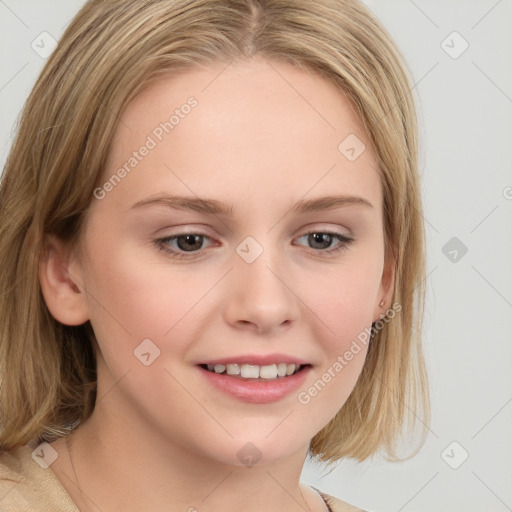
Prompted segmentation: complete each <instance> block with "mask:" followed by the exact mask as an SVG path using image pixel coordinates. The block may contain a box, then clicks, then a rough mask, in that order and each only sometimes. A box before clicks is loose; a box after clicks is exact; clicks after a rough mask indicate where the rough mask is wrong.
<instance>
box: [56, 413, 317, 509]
mask: <svg viewBox="0 0 512 512" xmlns="http://www.w3.org/2000/svg"><path fill="white" fill-rule="evenodd" d="M104 405H105V404H104ZM106 409H107V408H106V407H103V408H102V407H97V408H96V409H95V411H94V413H93V414H92V416H91V417H90V418H89V420H88V421H87V422H85V423H84V424H83V425H81V426H79V427H78V429H77V430H76V432H74V433H73V434H72V436H71V439H70V443H69V445H70V452H68V454H67V455H70V457H68V460H69V465H67V464H66V466H65V467H63V466H61V471H62V472H65V474H66V476H67V478H66V477H64V478H62V477H61V478H60V480H61V483H62V484H63V486H64V487H65V489H66V491H68V493H69V494H70V496H71V498H72V499H73V501H75V503H76V505H77V506H78V507H79V509H80V510H81V511H83V512H87V511H89V510H91V511H95V512H96V511H97V510H102V511H104V512H107V511H108V512H111V511H118V510H119V511H121V510H122V511H123V512H130V511H140V510H154V511H166V512H173V511H189V512H196V511H197V512H199V511H201V512H206V511H218V510H222V511H223V512H231V511H233V512H234V511H239V510H244V511H246V512H256V511H261V510H283V511H286V510H299V508H302V509H303V510H323V508H322V506H321V505H320V504H319V501H318V498H319V497H318V496H315V497H314V496H312V491H311V489H309V488H308V489H306V488H305V486H301V484H300V474H301V470H302V466H303V463H304V459H305V457H306V452H307V447H304V448H303V450H302V451H301V452H298V453H295V454H293V455H292V456H291V457H289V458H287V459H286V460H280V461H278V462H275V463H269V464H265V465H261V466H260V465H258V464H256V465H255V466H252V467H247V466H243V465H239V466H234V465H230V464H225V463H223V462H219V461H217V460H213V459H212V458H209V457H207V456H205V455H204V454H201V453H196V452H195V451H194V450H193V449H191V448H188V447H183V446H181V445H180V444H179V443H177V442H173V441H172V440H170V439H169V438H168V437H165V436H162V435H161V434H159V433H158V432H153V431H152V433H151V434H149V433H146V434H144V432H145V429H144V427H143V425H137V423H136V422H132V421H130V422H127V421H126V420H125V419H124V417H123V416H122V415H107V414H106V413H105V410H106ZM57 443H60V447H61V452H60V453H65V452H64V450H62V447H63V446H64V440H59V441H57V442H56V443H55V444H57ZM62 459H64V457H62ZM55 469H57V468H55ZM56 474H57V476H59V473H58V472H57V471H56ZM75 475H76V476H75ZM72 482H75V483H72Z"/></svg>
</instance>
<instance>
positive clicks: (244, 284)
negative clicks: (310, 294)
mask: <svg viewBox="0 0 512 512" xmlns="http://www.w3.org/2000/svg"><path fill="white" fill-rule="evenodd" d="M263 238H264V240H265V241H264V244H260V243H259V242H258V241H256V240H255V239H254V238H252V237H247V238H246V239H245V240H244V241H242V243H240V244H239V246H238V247H237V249H236V252H237V255H236V259H235V268H234V269H233V272H232V280H233V281H232V283H233V288H232V289H231V290H230V302H229V308H228V320H229V322H230V323H231V324H238V325H242V324H243V325H247V324H251V325H252V326H253V329H256V328H257V330H258V331H268V330H271V329H274V328H277V327H279V326H281V325H283V324H289V323H291V322H292V321H294V320H296V319H297V317H298V314H299V308H298V304H297V298H296V297H295V295H294V294H293V292H292V291H291V289H290V284H289V283H287V280H288V278H287V272H286V271H284V270H283V269H285V268H286V264H283V263H285V262H284V257H285V255H284V254H283V253H282V252H280V249H279V247H277V246H276V244H275V242H271V238H272V237H271V236H267V237H263ZM260 239H262V237H260Z"/></svg>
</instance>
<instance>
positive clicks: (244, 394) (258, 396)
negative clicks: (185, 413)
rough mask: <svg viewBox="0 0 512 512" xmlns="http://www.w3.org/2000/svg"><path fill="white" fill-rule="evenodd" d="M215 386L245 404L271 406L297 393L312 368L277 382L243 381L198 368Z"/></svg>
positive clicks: (276, 380)
mask: <svg viewBox="0 0 512 512" xmlns="http://www.w3.org/2000/svg"><path fill="white" fill-rule="evenodd" d="M197 368H198V369H199V371H200V372H201V373H202V374H203V375H204V376H205V378H206V379H208V382H210V383H211V384H212V385H213V386H215V387H216V388H217V389H220V390H221V391H223V392H224V393H226V394H227V395H230V396H232V397H234V398H237V399H238V400H242V401H243V402H249V403H252V404H269V403H272V402H277V401H278V400H281V399H283V398H284V397H286V396H287V395H289V394H291V393H293V392H294V391H296V390H297V389H298V388H299V387H300V386H301V385H302V384H303V383H304V381H305V380H306V377H307V375H308V373H309V371H310V370H311V366H306V367H305V368H303V369H302V370H300V371H299V372H297V373H295V374H293V375H290V376H288V377H281V378H278V379H275V380H269V381H266V382H265V381H263V380H242V379H237V378H234V377H230V376H229V375H227V374H225V373H222V374H221V373H213V372H209V371H208V370H205V369H204V368H201V367H200V366H198V367H197Z"/></svg>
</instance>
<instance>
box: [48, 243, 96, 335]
mask: <svg viewBox="0 0 512 512" xmlns="http://www.w3.org/2000/svg"><path fill="white" fill-rule="evenodd" d="M75 269H76V270H75ZM80 277H81V276H80V271H79V267H78V265H76V266H74V267H73V270H71V254H70V251H69V250H68V248H67V247H66V245H65V244H64V243H63V242H62V241H60V240H58V239H57V238H56V237H54V236H49V237H47V242H46V245H45V249H44V252H43V254H42V255H41V258H40V259H39V282H40V285H41V291H42V293H43V296H44V300H45V302H46V306H47V307H48V310H49V311H50V313H51V314H52V316H53V317H54V318H55V319H56V320H58V321H59V322H61V323H63V324H65V325H81V324H83V323H84V322H86V321H87V320H88V319H89V315H88V309H87V301H86V294H85V292H84V289H83V286H80V285H79V284H78V281H79V279H80Z"/></svg>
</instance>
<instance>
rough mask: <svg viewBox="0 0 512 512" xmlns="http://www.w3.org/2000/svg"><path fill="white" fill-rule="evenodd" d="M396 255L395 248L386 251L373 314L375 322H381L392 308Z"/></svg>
mask: <svg viewBox="0 0 512 512" xmlns="http://www.w3.org/2000/svg"><path fill="white" fill-rule="evenodd" d="M396 254H397V253H396V250H395V248H394V247H392V248H390V249H388V250H387V251H386V257H385V261H384V269H383V271H382V279H381V283H380V286H379V293H378V295H377V301H376V304H375V309H374V312H373V321H374V322H376V321H377V320H380V318H382V317H383V316H384V314H385V312H386V311H387V310H388V309H389V308H390V307H391V301H392V300H393V291H394V288H395V273H396Z"/></svg>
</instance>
